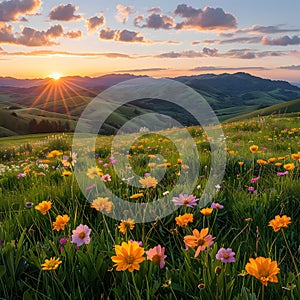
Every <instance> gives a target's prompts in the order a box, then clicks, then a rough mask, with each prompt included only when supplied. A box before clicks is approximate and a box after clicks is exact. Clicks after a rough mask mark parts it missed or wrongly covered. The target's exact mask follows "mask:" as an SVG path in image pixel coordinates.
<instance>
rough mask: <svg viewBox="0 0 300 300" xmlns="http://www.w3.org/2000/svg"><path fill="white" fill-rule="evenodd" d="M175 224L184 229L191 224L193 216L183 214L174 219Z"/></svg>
mask: <svg viewBox="0 0 300 300" xmlns="http://www.w3.org/2000/svg"><path fill="white" fill-rule="evenodd" d="M175 221H176V224H177V225H178V226H180V227H185V226H187V225H188V223H193V221H194V216H193V214H184V215H182V216H178V217H176V218H175Z"/></svg>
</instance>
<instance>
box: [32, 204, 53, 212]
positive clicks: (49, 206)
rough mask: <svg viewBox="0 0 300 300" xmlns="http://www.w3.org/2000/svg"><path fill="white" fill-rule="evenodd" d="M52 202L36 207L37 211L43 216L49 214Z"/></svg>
mask: <svg viewBox="0 0 300 300" xmlns="http://www.w3.org/2000/svg"><path fill="white" fill-rule="evenodd" d="M51 205H52V203H51V201H43V202H41V203H39V204H38V205H37V206H35V209H36V210H38V211H40V212H41V213H42V214H43V215H45V214H46V213H47V211H48V210H49V209H50V208H51Z"/></svg>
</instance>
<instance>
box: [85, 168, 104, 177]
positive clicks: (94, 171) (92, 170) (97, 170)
mask: <svg viewBox="0 0 300 300" xmlns="http://www.w3.org/2000/svg"><path fill="white" fill-rule="evenodd" d="M86 175H87V176H88V177H89V178H91V179H94V178H95V177H96V176H102V175H103V173H102V170H101V169H100V168H99V167H91V168H89V169H88V171H87V173H86Z"/></svg>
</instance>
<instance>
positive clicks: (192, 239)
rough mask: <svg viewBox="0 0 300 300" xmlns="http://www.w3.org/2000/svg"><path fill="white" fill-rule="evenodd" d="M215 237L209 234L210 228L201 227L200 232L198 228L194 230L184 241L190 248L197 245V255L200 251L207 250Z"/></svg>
mask: <svg viewBox="0 0 300 300" xmlns="http://www.w3.org/2000/svg"><path fill="white" fill-rule="evenodd" d="M214 239H215V237H213V236H212V235H211V234H208V228H204V229H201V231H200V232H199V231H198V230H197V229H194V230H193V235H187V236H185V237H184V243H185V245H186V247H188V248H192V249H193V248H195V247H197V250H196V253H195V257H197V256H198V255H199V253H200V251H203V250H205V248H206V247H209V246H211V245H212V244H213V243H214Z"/></svg>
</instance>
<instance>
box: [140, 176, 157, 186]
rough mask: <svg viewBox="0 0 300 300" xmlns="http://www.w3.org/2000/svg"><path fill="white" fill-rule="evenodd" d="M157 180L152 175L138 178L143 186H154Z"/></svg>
mask: <svg viewBox="0 0 300 300" xmlns="http://www.w3.org/2000/svg"><path fill="white" fill-rule="evenodd" d="M157 183H158V182H157V180H156V179H155V178H154V177H151V176H148V177H144V178H141V179H140V184H141V185H142V187H143V188H147V189H149V188H154V189H155V188H156V185H157Z"/></svg>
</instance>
